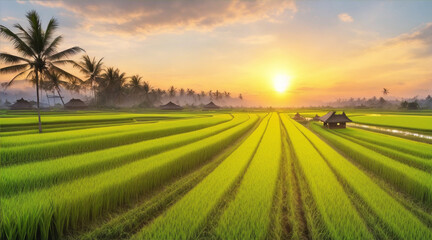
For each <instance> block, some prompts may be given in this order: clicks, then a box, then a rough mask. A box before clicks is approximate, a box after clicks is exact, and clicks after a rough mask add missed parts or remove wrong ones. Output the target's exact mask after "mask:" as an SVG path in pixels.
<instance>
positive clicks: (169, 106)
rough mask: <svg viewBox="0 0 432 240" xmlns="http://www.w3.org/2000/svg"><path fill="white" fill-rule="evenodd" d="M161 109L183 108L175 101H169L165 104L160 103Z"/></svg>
mask: <svg viewBox="0 0 432 240" xmlns="http://www.w3.org/2000/svg"><path fill="white" fill-rule="evenodd" d="M159 108H160V109H161V110H182V109H183V108H182V107H181V106H179V105H177V104H175V103H173V102H171V101H170V102H169V103H167V104H165V105H160V107H159Z"/></svg>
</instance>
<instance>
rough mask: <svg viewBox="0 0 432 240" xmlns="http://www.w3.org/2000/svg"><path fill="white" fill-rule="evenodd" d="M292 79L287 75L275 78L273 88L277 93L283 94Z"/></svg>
mask: <svg viewBox="0 0 432 240" xmlns="http://www.w3.org/2000/svg"><path fill="white" fill-rule="evenodd" d="M289 83H290V77H289V76H287V75H285V74H278V75H276V76H274V78H273V86H274V89H275V90H276V92H279V93H283V92H285V91H286V90H287V88H288V86H289Z"/></svg>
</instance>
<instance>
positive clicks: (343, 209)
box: [281, 115, 372, 239]
mask: <svg viewBox="0 0 432 240" xmlns="http://www.w3.org/2000/svg"><path fill="white" fill-rule="evenodd" d="M281 118H282V122H283V124H284V125H285V128H286V130H287V132H288V135H289V138H290V140H291V143H292V144H293V148H294V152H295V154H296V157H297V160H298V165H299V167H300V170H301V173H302V174H303V175H304V177H305V179H306V181H307V185H308V186H309V189H310V191H311V194H312V196H313V198H314V200H315V203H316V206H317V209H318V210H319V213H320V216H321V217H322V220H323V223H324V224H325V226H326V228H327V230H328V232H329V234H330V236H327V237H329V238H334V239H371V238H372V235H371V233H370V232H369V230H368V228H367V226H366V225H365V223H364V222H363V220H362V219H361V217H360V216H359V214H358V212H357V211H356V209H355V208H354V206H353V205H352V203H351V201H350V200H349V198H348V196H347V195H346V193H345V191H344V190H343V187H342V186H341V184H340V183H339V181H338V180H337V178H336V176H335V175H334V174H333V172H332V170H331V169H330V168H329V166H328V165H327V163H326V162H325V160H324V159H323V158H322V157H321V155H320V154H319V153H318V152H317V151H316V149H315V148H314V147H313V146H312V144H311V143H310V142H309V141H308V140H307V138H306V137H305V136H304V135H303V134H302V133H301V132H300V131H299V130H298V129H297V127H296V126H295V123H294V120H292V119H288V117H287V116H286V115H282V116H281Z"/></svg>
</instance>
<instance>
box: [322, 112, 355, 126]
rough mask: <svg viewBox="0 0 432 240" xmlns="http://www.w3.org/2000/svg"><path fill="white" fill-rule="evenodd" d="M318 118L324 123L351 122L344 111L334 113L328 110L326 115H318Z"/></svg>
mask: <svg viewBox="0 0 432 240" xmlns="http://www.w3.org/2000/svg"><path fill="white" fill-rule="evenodd" d="M319 120H321V121H322V122H325V123H341V122H352V121H351V119H349V118H348V117H347V116H346V114H345V112H342V114H336V112H334V111H330V112H328V113H327V114H326V115H324V116H322V117H320V118H319Z"/></svg>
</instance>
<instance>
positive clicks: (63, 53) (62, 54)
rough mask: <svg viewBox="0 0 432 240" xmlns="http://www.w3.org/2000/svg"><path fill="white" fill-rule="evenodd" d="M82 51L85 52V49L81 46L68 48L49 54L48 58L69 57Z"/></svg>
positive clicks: (52, 59)
mask: <svg viewBox="0 0 432 240" xmlns="http://www.w3.org/2000/svg"><path fill="white" fill-rule="evenodd" d="M81 51H83V52H85V51H84V49H82V48H80V47H72V48H69V49H66V50H64V51H61V52H58V53H55V54H53V55H51V56H47V58H48V59H49V60H51V61H54V60H60V59H62V58H67V57H69V56H73V55H75V54H77V53H79V52H81Z"/></svg>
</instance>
